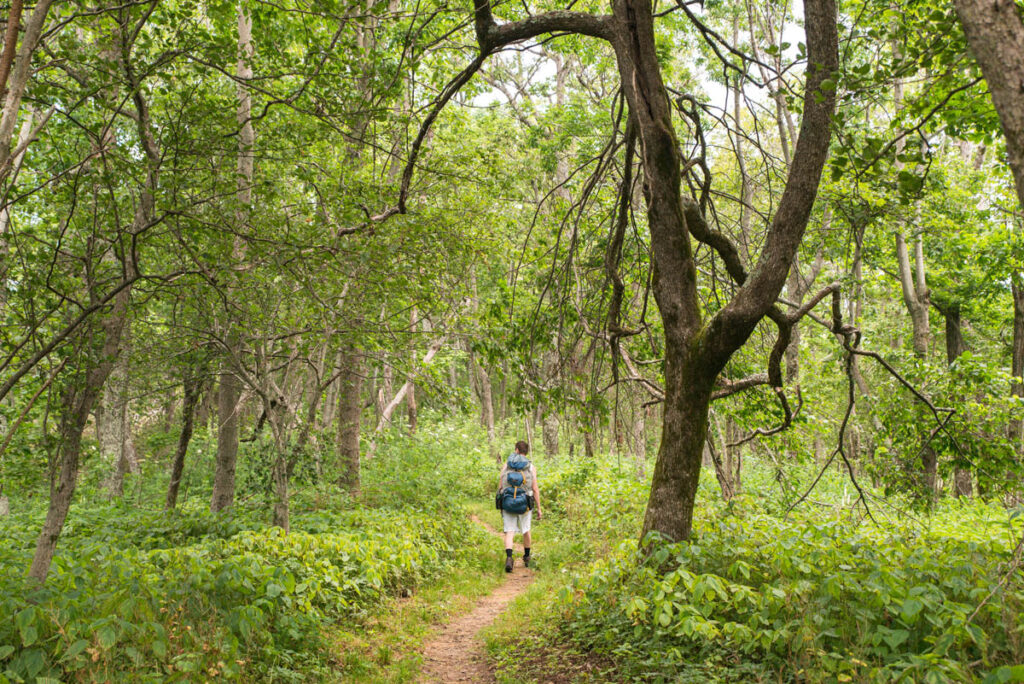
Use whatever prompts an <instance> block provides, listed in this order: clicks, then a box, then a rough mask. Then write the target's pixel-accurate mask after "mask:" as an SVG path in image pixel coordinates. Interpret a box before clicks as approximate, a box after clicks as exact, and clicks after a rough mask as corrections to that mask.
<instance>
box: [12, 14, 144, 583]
mask: <svg viewBox="0 0 1024 684" xmlns="http://www.w3.org/2000/svg"><path fill="white" fill-rule="evenodd" d="M49 4H50V3H49V2H48V1H47V0H41V1H40V2H39V3H38V4H37V5H36V11H35V12H34V13H33V18H32V22H35V21H36V15H39V14H40V13H42V15H45V12H46V9H47V8H48V7H49ZM38 23H39V25H40V26H41V24H42V18H41V17H40V18H39V21H38ZM38 28H39V26H36V28H35V29H33V28H32V27H31V26H30V27H29V28H27V29H26V36H25V43H29V42H32V43H33V47H34V40H38V34H37V36H36V38H35V39H33V40H32V41H30V36H29V32H30V31H32V30H38ZM22 47H23V51H24V48H25V45H23V46H22ZM20 61H21V54H20V53H19V62H20ZM121 66H122V67H123V68H124V70H125V75H126V77H127V79H128V81H129V85H130V86H131V88H132V91H133V95H132V101H133V102H134V104H135V109H136V115H137V116H136V117H135V123H136V127H137V130H138V134H139V143H140V146H141V148H142V152H143V154H144V159H145V164H146V178H145V182H144V185H143V188H142V191H141V192H140V193H139V195H138V197H137V201H136V203H135V216H134V219H133V221H132V225H131V228H130V229H129V233H130V235H129V236H128V237H129V239H131V240H134V238H135V236H136V235H138V234H139V233H141V232H142V231H143V230H145V229H146V228H148V227H149V226H150V225H151V221H152V218H153V213H154V204H155V195H156V190H157V183H158V180H159V171H160V162H161V158H160V152H159V149H158V148H157V145H156V139H155V137H154V136H153V131H152V126H151V122H150V117H149V107H148V105H147V103H146V101H145V99H144V97H143V91H142V89H141V87H140V84H139V83H138V82H136V81H135V78H134V74H133V72H132V70H131V66H130V65H129V64H127V63H122V65H121ZM22 67H24V69H25V70H26V71H27V70H28V65H27V64H17V65H15V72H16V73H17V71H18V70H19V69H21V68H22ZM26 80H27V77H26ZM12 87H13V86H12ZM11 97H12V93H11V92H8V95H7V106H5V110H4V117H5V119H4V120H5V121H6V116H7V114H8V108H9V106H10V104H11ZM18 97H19V98H20V93H19V95H18ZM4 130H6V137H4V135H5V134H4ZM11 130H13V124H12V127H11V128H8V129H4V127H3V125H0V159H2V157H3V154H4V150H5V148H7V147H8V146H9V141H10V132H11ZM133 256H134V252H133V250H125V254H124V261H123V264H122V267H123V273H124V275H125V277H126V278H134V277H135V276H136V274H137V273H138V270H137V266H136V263H135V261H134V260H133ZM86 286H87V287H88V289H89V294H90V297H95V296H96V294H97V293H96V292H95V285H94V283H92V282H91V281H88V275H87V283H86ZM131 289H132V288H131V286H130V285H125V286H124V287H122V289H121V290H120V291H119V292H118V293H117V295H115V296H114V298H113V299H112V300H111V305H110V310H109V313H106V314H104V315H103V316H101V317H100V318H99V319H98V320H97V321H96V323H94V324H91V325H88V326H86V328H85V330H84V331H83V333H82V335H81V336H80V337H79V340H78V343H77V345H76V347H77V348H78V349H81V350H82V353H81V354H80V355H79V358H80V359H82V365H81V368H80V369H76V370H75V371H73V372H72V374H71V377H70V378H69V380H68V383H67V385H66V387H65V390H64V393H63V402H62V409H63V410H62V413H61V417H60V428H59V436H60V442H59V444H58V446H57V453H56V465H58V466H59V471H58V472H57V473H56V479H55V480H54V479H51V481H50V505H49V508H48V509H47V512H46V520H45V522H44V523H43V529H42V531H41V532H40V534H39V539H38V541H37V542H36V550H35V555H34V556H33V558H32V565H31V566H30V568H29V572H28V575H29V577H31V578H33V579H35V580H37V581H39V582H44V581H45V580H46V576H47V574H48V573H49V571H50V564H51V563H52V561H53V554H54V551H55V550H56V548H57V540H58V539H59V538H60V533H61V531H62V530H63V528H64V521H65V520H66V519H67V513H68V509H69V508H70V506H71V499H72V497H73V495H74V492H75V486H76V484H77V481H78V465H79V457H80V455H81V445H82V433H83V432H84V430H85V425H86V423H87V421H88V420H89V414H90V412H91V411H92V409H93V406H94V405H95V403H96V400H97V399H98V398H99V396H100V393H101V392H102V391H103V384H104V383H105V382H106V381H107V378H108V377H109V376H110V373H111V371H112V370H113V368H114V364H115V363H116V362H117V359H118V357H119V355H120V351H121V335H122V333H123V332H124V330H125V327H126V325H127V323H128V307H129V302H130V299H131Z"/></svg>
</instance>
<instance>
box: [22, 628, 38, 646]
mask: <svg viewBox="0 0 1024 684" xmlns="http://www.w3.org/2000/svg"><path fill="white" fill-rule="evenodd" d="M38 638H39V631H38V630H37V629H36V626H35V625H28V626H27V627H23V628H22V630H21V645H22V646H31V645H32V644H34V643H36V639H38Z"/></svg>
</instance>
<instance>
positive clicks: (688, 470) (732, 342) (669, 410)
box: [612, 0, 838, 540]
mask: <svg viewBox="0 0 1024 684" xmlns="http://www.w3.org/2000/svg"><path fill="white" fill-rule="evenodd" d="M805 5H806V7H805V14H806V27H807V46H808V63H809V64H811V65H815V66H812V67H810V68H809V69H808V75H807V85H806V92H805V96H804V118H803V121H802V123H801V129H800V134H799V140H798V142H797V145H796V149H795V151H794V154H793V159H792V164H791V166H790V174H789V178H788V180H787V183H786V188H785V191H784V192H783V196H782V198H781V200H780V202H779V205H778V210H777V212H776V214H775V216H774V218H773V221H772V225H771V228H770V230H769V233H768V235H767V237H766V240H765V243H764V248H763V250H762V253H761V255H760V257H759V260H758V263H757V265H756V267H755V268H754V270H753V272H752V273H751V275H750V276H749V277H748V276H747V275H746V273H745V272H743V268H742V265H741V264H740V262H739V259H738V256H737V254H736V250H735V248H734V247H732V246H731V245H728V246H725V245H723V244H722V243H723V242H725V238H724V237H723V236H720V235H718V234H715V233H714V232H713V231H711V230H710V229H709V228H708V226H707V225H706V224H705V223H704V217H703V214H702V212H701V210H700V209H699V207H696V206H686V205H684V202H683V198H682V195H681V187H680V185H681V184H680V181H681V176H680V170H681V168H682V164H683V160H682V158H681V157H680V153H679V146H678V144H677V141H676V137H675V133H674V130H673V123H672V111H671V104H670V102H669V98H668V94H667V92H666V90H665V86H664V84H663V82H662V79H661V72H660V67H659V64H658V56H657V51H656V48H655V41H654V27H653V11H652V7H651V3H650V2H649V0H616V2H615V3H614V5H613V19H612V24H613V27H612V45H613V47H614V48H615V53H616V58H617V63H618V68H619V75H620V78H621V82H622V86H623V92H624V93H625V96H626V100H627V102H628V103H629V108H630V113H631V114H632V115H634V116H635V117H636V123H637V131H638V135H639V139H640V142H641V146H640V149H641V159H642V166H643V170H644V195H645V198H646V201H647V221H648V226H649V228H650V232H651V259H652V262H653V263H652V268H653V272H654V273H653V276H654V277H653V290H654V295H655V299H656V301H657V304H658V308H659V311H660V312H661V317H662V321H663V323H664V329H665V350H666V351H665V403H664V422H663V425H662V439H661V446H660V447H659V451H658V460H657V464H656V466H655V470H654V479H653V481H652V483H651V494H650V498H649V500H648V504H647V513H646V516H645V518H644V526H643V532H642V535H643V536H646V535H647V534H648V533H650V532H658V533H660V534H661V535H664V536H666V537H668V538H670V539H673V540H682V539H686V538H688V537H689V536H690V533H691V530H692V522H693V508H694V503H695V499H696V493H697V484H698V481H699V479H700V468H701V461H702V455H703V451H704V441H705V439H706V437H707V427H708V408H709V406H710V403H711V393H712V390H713V388H714V384H715V380H716V378H717V377H718V374H719V373H720V372H721V370H722V369H723V368H724V367H725V364H726V363H727V362H728V360H729V358H730V357H731V356H732V354H733V353H735V351H736V350H737V349H739V348H740V347H741V346H742V345H743V344H744V343H745V342H746V341H747V339H748V338H749V336H750V334H751V333H752V332H753V330H754V328H755V327H756V325H757V323H758V321H760V320H761V318H762V317H763V316H765V315H766V314H767V313H768V312H769V310H770V309H771V308H772V307H773V306H774V304H775V301H776V298H777V297H778V295H779V293H780V292H781V291H782V287H783V285H784V284H785V281H786V279H787V276H788V274H789V271H790V268H791V267H792V264H793V260H794V258H795V255H796V250H797V248H798V246H799V244H800V240H801V238H802V237H803V232H804V229H805V228H806V226H807V220H808V218H809V216H810V212H811V208H812V206H813V204H814V199H815V197H816V195H817V188H818V183H819V182H820V179H821V171H822V168H823V167H824V163H825V158H826V156H827V153H828V146H829V141H830V139H831V131H830V122H831V116H832V112H833V111H834V108H835V97H834V93H833V92H831V90H829V91H823V90H822V89H821V84H822V82H823V81H824V80H825V79H826V78H828V77H830V76H831V74H832V72H833V71H835V69H836V68H837V65H838V35H837V28H836V8H835V4H834V2H833V0H807V2H806V3H805ZM691 235H693V236H694V237H696V238H698V239H701V240H702V241H706V242H709V243H711V244H713V245H714V246H715V248H716V250H718V251H719V253H720V255H722V256H723V258H725V259H726V262H727V264H726V265H727V267H728V268H729V270H730V275H732V277H733V278H734V279H735V280H738V281H739V282H740V283H741V284H742V287H741V288H740V291H739V292H738V293H737V295H736V296H735V297H734V298H733V299H732V301H730V302H729V303H728V304H727V305H726V307H725V308H724V309H722V310H721V311H719V312H718V313H717V314H716V315H715V317H714V318H713V319H712V320H711V321H710V322H709V323H708V324H707V325H705V324H704V321H703V318H702V315H701V308H700V300H699V297H698V295H697V279H696V276H697V273H696V264H695V262H694V259H693V255H692V253H691V246H690V236H691ZM782 316H783V317H784V316H785V315H784V314H782ZM789 325H790V328H791V326H792V322H790V323H789ZM786 333H787V337H788V333H789V330H788V329H787V331H786ZM776 375H779V374H778V373H776ZM781 382H782V380H781V376H780V375H779V377H777V378H776V380H775V382H773V384H776V386H778V387H781Z"/></svg>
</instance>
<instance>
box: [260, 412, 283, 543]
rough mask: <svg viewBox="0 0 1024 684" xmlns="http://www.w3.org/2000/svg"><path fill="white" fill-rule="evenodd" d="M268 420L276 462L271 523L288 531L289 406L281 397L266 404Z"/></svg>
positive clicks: (273, 478)
mask: <svg viewBox="0 0 1024 684" xmlns="http://www.w3.org/2000/svg"><path fill="white" fill-rule="evenodd" d="M264 410H265V411H266V412H267V421H268V422H270V430H271V432H272V433H273V436H274V463H273V465H272V466H271V470H270V479H271V482H272V483H273V486H274V514H273V519H272V522H271V524H273V525H274V527H280V528H282V529H283V530H284V531H285V532H287V531H288V526H289V518H288V447H287V422H288V415H287V414H288V406H287V404H286V403H285V401H284V398H283V397H281V399H280V400H279V401H278V402H277V403H276V404H273V403H271V404H266V403H265V404H264Z"/></svg>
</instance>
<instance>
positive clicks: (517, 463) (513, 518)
mask: <svg viewBox="0 0 1024 684" xmlns="http://www.w3.org/2000/svg"><path fill="white" fill-rule="evenodd" d="M529 452H530V445H529V444H527V443H526V442H523V441H519V442H516V449H515V451H513V452H512V453H511V454H510V455H509V457H508V461H506V462H505V465H504V466H502V468H501V474H500V475H499V476H498V496H497V497H496V498H495V504H496V505H497V507H498V508H500V509H501V519H502V523H503V530H504V532H505V572H512V567H513V566H514V565H515V560H514V559H513V558H512V539H513V538H514V537H515V535H516V532H518V533H520V534H522V535H523V565H525V566H526V567H530V544H531V542H532V539H531V538H530V519H531V517H532V515H533V509H534V508H536V509H537V520H540V519H541V508H540V490H539V489H538V488H537V469H536V468H535V467H534V465H533V464H532V463H530V461H529V459H528V458H526V454H528V453H529Z"/></svg>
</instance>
